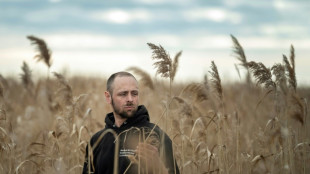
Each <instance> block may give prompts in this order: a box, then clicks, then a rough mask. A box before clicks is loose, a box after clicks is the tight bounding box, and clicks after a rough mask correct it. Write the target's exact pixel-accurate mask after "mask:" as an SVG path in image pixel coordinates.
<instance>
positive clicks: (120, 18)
mask: <svg viewBox="0 0 310 174" xmlns="http://www.w3.org/2000/svg"><path fill="white" fill-rule="evenodd" d="M90 17H91V18H92V19H94V20H97V21H104V22H110V23H115V24H127V23H131V22H137V21H138V22H147V21H150V20H151V18H152V15H151V14H150V12H149V11H147V10H144V9H133V10H124V9H109V10H104V11H97V12H93V13H91V14H90Z"/></svg>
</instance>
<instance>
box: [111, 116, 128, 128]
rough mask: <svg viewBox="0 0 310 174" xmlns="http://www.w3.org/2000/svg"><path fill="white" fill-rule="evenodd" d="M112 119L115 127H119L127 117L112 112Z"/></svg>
mask: <svg viewBox="0 0 310 174" xmlns="http://www.w3.org/2000/svg"><path fill="white" fill-rule="evenodd" d="M114 119H115V123H114V124H115V125H116V126H117V127H121V125H122V124H123V123H124V122H125V121H126V120H127V118H122V117H121V116H119V115H116V114H115V113H114Z"/></svg>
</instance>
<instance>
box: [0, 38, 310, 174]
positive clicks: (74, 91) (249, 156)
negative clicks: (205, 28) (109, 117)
mask: <svg viewBox="0 0 310 174" xmlns="http://www.w3.org/2000/svg"><path fill="white" fill-rule="evenodd" d="M28 38H29V39H30V40H31V41H32V43H33V44H35V45H37V49H38V55H37V56H36V57H37V58H38V60H40V61H44V63H45V64H46V65H47V67H48V68H49V67H50V66H51V51H50V50H49V49H48V47H47V46H46V43H45V42H44V40H43V39H39V38H37V37H35V36H31V37H28ZM231 38H232V45H233V53H234V55H235V56H236V58H237V59H238V60H239V61H240V62H241V65H242V67H244V68H245V69H246V70H247V72H246V73H247V74H246V80H241V81H240V82H233V83H223V82H222V81H221V69H218V68H217V66H216V64H215V62H213V61H212V62H211V64H210V69H208V71H209V74H208V75H205V78H204V79H202V80H201V81H199V82H195V83H183V84H180V83H177V82H174V78H175V76H176V72H177V70H178V71H182V69H178V63H179V61H180V59H179V57H180V56H181V52H179V53H177V54H176V55H175V57H174V59H171V58H170V56H169V54H168V52H167V51H166V50H165V49H164V48H163V47H162V46H160V45H159V46H157V45H154V44H151V43H149V44H148V46H149V47H150V48H151V50H152V51H153V55H152V58H153V60H155V63H154V66H155V68H156V70H157V74H159V75H161V76H162V77H164V78H167V79H168V81H167V82H166V81H165V80H163V81H161V80H156V79H158V77H157V78H155V77H154V76H153V75H150V74H148V73H146V71H145V70H143V69H141V68H139V67H130V68H129V69H128V70H129V71H132V72H133V73H134V74H135V75H136V76H137V77H138V78H137V79H138V80H139V81H140V94H141V96H140V103H142V104H145V105H146V107H147V109H148V110H149V113H150V116H151V121H152V122H154V123H156V124H157V125H158V126H160V127H161V128H162V129H164V131H165V132H167V133H168V135H169V136H170V138H171V139H172V141H173V149H174V157H175V159H176V161H177V164H178V166H179V168H180V171H181V173H184V174H185V173H304V174H306V173H309V172H310V167H309V165H308V164H309V162H310V140H309V119H308V117H309V113H308V108H309V103H308V100H309V98H310V88H309V87H302V88H301V87H298V84H297V81H296V76H297V74H296V65H295V59H296V57H295V49H294V47H293V45H292V46H291V47H290V55H289V56H286V55H283V62H275V63H274V65H273V66H272V67H266V66H265V65H264V64H263V63H262V62H254V61H251V60H247V59H246V56H245V51H244V49H243V47H242V46H241V44H240V42H239V41H238V40H237V38H236V37H234V36H232V35H231ZM279 55H280V56H279V60H281V54H279ZM206 64H208V63H207V62H206ZM48 71H49V70H48ZM31 72H32V71H31V67H29V66H28V64H27V63H26V62H24V63H23V64H22V67H21V73H20V77H21V78H20V79H12V78H10V77H3V76H1V75H0V173H8V174H13V173H47V174H52V173H81V172H82V165H83V162H84V157H85V153H86V152H85V147H86V145H87V144H89V139H90V136H91V135H93V134H94V133H95V132H97V131H99V130H101V129H102V128H103V127H104V117H105V114H106V113H107V112H111V108H110V106H109V105H108V104H106V103H105V102H104V95H103V91H104V90H105V89H106V86H105V83H106V78H105V77H101V78H98V77H87V78H86V77H81V76H72V77H65V76H63V75H62V74H60V73H57V72H54V73H53V75H54V76H51V77H50V78H48V79H39V80H37V81H34V80H33V79H32V73H31ZM241 77H242V74H241V75H240V78H241ZM254 80H255V81H256V85H254V84H252V83H253V82H254ZM167 94H168V95H167ZM167 98H168V99H167ZM163 101H164V102H163ZM168 125H169V126H168ZM147 140H148V137H144V141H147ZM88 150H90V151H89V154H91V153H90V152H91V148H89V149H88ZM135 159H136V158H133V159H132V162H133V163H138V164H139V160H138V161H135ZM89 161H91V155H90V156H89ZM115 162H117V161H115ZM90 167H91V166H90ZM115 172H117V171H115Z"/></svg>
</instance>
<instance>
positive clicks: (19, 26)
mask: <svg viewBox="0 0 310 174" xmlns="http://www.w3.org/2000/svg"><path fill="white" fill-rule="evenodd" d="M309 9H310V1H308V0H251V1H249V0H169V1H167V0H123V1H120V0H0V74H1V75H3V76H16V77H18V76H19V74H20V73H21V66H22V64H23V61H25V62H26V63H27V64H28V65H29V67H30V69H31V70H32V73H33V74H34V75H38V74H43V75H46V72H47V67H46V66H45V65H44V64H43V63H42V62H36V60H34V58H33V57H34V56H35V55H36V51H35V46H34V45H31V44H30V41H29V40H28V39H27V36H29V35H33V36H36V37H39V38H41V39H44V40H45V42H46V43H47V45H48V47H49V48H50V50H51V51H52V60H53V64H52V67H51V72H53V71H54V72H60V73H67V74H69V75H89V76H99V77H100V76H102V77H107V76H109V75H110V74H112V73H114V72H116V71H122V70H126V68H128V67H131V66H136V67H139V68H140V69H143V70H144V71H146V72H148V73H150V75H151V76H153V77H155V75H156V69H155V68H154V66H153V63H154V62H155V60H152V58H151V56H152V50H151V49H150V48H149V47H148V45H147V43H153V44H156V45H161V46H162V47H164V48H165V50H166V51H167V52H168V53H169V55H170V57H171V58H174V56H175V55H176V54H177V53H178V52H179V51H182V55H181V57H180V59H179V67H178V71H177V74H176V77H175V80H176V81H179V82H189V81H202V80H203V77H204V75H205V74H207V75H208V74H209V73H208V72H209V71H210V69H211V68H210V66H211V61H214V62H215V64H216V65H217V67H218V71H219V74H220V76H221V78H222V80H223V81H227V82H232V81H240V80H245V73H244V70H243V68H242V67H241V66H239V64H240V62H239V61H238V60H237V59H236V58H235V57H234V54H233V43H232V40H231V37H230V35H233V36H235V37H236V38H237V39H238V41H239V42H240V44H241V45H242V46H243V48H244V51H245V54H246V56H247V60H248V61H256V62H262V63H264V64H265V65H266V66H267V67H271V66H272V65H273V64H275V63H282V62H283V54H285V55H287V56H289V52H290V46H291V45H293V46H294V48H295V55H296V59H295V61H296V76H297V83H298V84H304V85H310V78H308V74H309V73H310V60H309V59H310V20H309V16H310V10H309ZM235 65H237V67H239V69H240V71H241V79H240V78H239V76H238V73H237V71H236V68H235ZM157 78H161V77H160V76H157Z"/></svg>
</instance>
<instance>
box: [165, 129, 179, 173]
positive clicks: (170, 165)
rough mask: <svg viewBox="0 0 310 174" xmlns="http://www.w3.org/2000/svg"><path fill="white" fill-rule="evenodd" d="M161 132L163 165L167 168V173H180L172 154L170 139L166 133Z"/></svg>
mask: <svg viewBox="0 0 310 174" xmlns="http://www.w3.org/2000/svg"><path fill="white" fill-rule="evenodd" d="M163 134H164V136H163V137H164V138H163V139H164V142H163V145H164V147H163V153H164V154H163V156H164V162H165V166H166V168H167V169H168V173H169V174H179V173H180V171H179V167H178V165H177V161H176V159H175V158H174V155H173V147H172V141H171V139H170V138H169V137H168V135H167V134H166V133H163Z"/></svg>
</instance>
